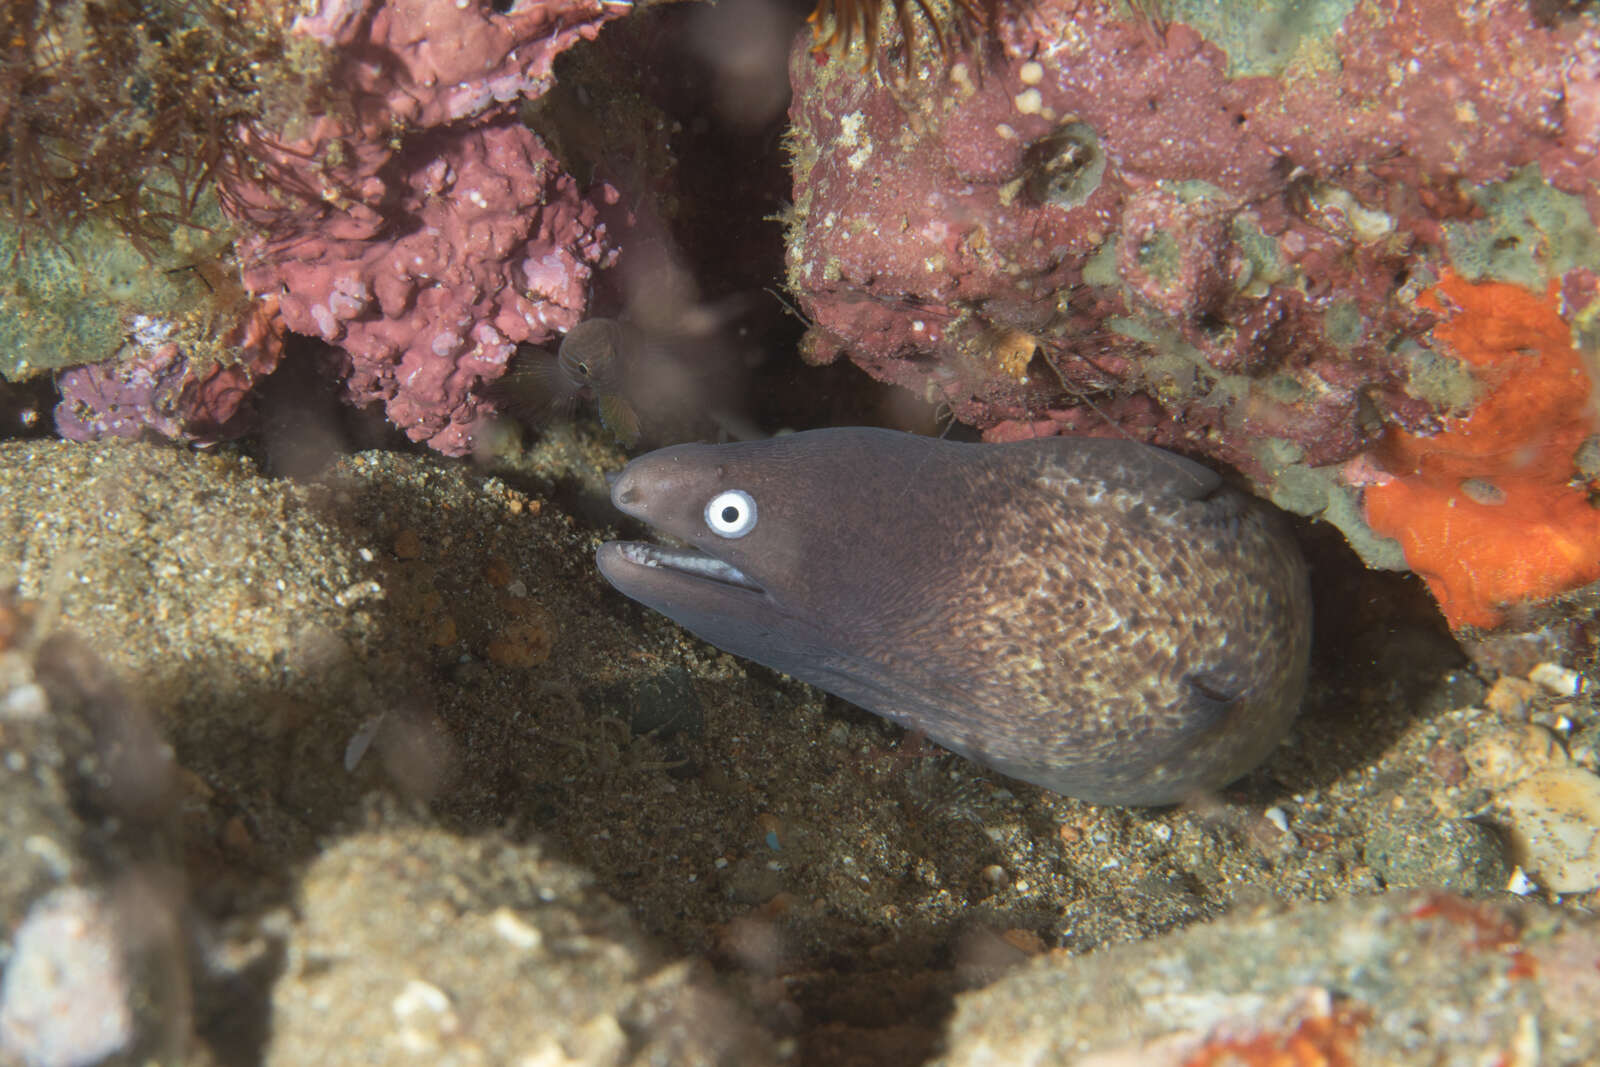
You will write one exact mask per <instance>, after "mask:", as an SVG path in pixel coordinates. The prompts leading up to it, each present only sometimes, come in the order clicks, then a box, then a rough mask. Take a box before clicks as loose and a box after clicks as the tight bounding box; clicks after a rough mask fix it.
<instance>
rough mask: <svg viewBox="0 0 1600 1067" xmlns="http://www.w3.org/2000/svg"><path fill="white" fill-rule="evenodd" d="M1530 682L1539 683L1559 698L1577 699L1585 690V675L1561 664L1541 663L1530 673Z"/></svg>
mask: <svg viewBox="0 0 1600 1067" xmlns="http://www.w3.org/2000/svg"><path fill="white" fill-rule="evenodd" d="M1528 680H1529V681H1530V682H1537V683H1538V684H1540V685H1542V686H1544V687H1545V688H1546V689H1548V690H1550V692H1552V693H1554V694H1555V695H1556V696H1558V697H1575V696H1577V695H1578V693H1579V691H1580V690H1582V689H1583V675H1581V674H1579V673H1578V672H1577V671H1574V670H1570V669H1569V668H1566V667H1563V666H1561V664H1559V663H1541V664H1539V665H1538V666H1537V667H1535V668H1534V669H1533V670H1531V671H1529V672H1528Z"/></svg>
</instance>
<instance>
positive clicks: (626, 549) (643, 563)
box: [596, 428, 1311, 804]
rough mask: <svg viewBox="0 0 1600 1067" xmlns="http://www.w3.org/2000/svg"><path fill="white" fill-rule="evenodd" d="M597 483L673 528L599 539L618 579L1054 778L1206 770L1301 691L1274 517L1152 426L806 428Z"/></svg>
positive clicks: (1168, 793) (748, 649)
mask: <svg viewBox="0 0 1600 1067" xmlns="http://www.w3.org/2000/svg"><path fill="white" fill-rule="evenodd" d="M611 499H612V501H613V503H615V504H616V506H617V507H618V508H620V509H621V510H622V511H623V512H625V513H627V514H628V515H631V516H633V517H635V518H637V519H640V520H642V521H644V522H645V523H647V524H649V525H650V526H651V527H653V528H654V529H655V530H656V531H659V532H661V533H664V534H667V535H670V536H671V537H673V538H676V539H678V540H679V541H681V542H683V543H684V544H685V545H687V546H689V547H687V548H675V547H665V546H661V545H653V544H644V543H638V542H617V541H611V542H607V543H606V544H604V545H602V546H601V547H600V549H599V552H598V553H597V556H596V562H597V563H598V565H599V567H600V572H601V574H603V575H604V576H605V577H606V579H607V580H608V581H609V582H610V583H611V584H612V585H614V586H616V588H617V589H619V590H620V591H622V592H623V593H624V594H626V595H627V596H629V597H632V598H633V599H634V600H637V601H639V602H641V603H643V604H645V605H647V606H649V607H651V608H654V609H655V610H656V611H659V612H661V613H662V614H663V615H666V616H668V617H669V618H671V619H673V620H674V621H675V622H677V623H679V624H680V625H682V626H683V627H685V628H686V629H688V630H690V631H692V632H694V633H695V634H697V635H699V636H700V637H702V638H704V639H705V640H707V641H709V642H711V643H712V644H714V645H716V646H718V647H719V648H722V649H725V650H726V651H728V652H732V653H734V654H735V655H739V656H744V657H746V658H748V659H752V660H755V661H756V662H757V663H761V664H765V665H766V666H768V667H771V668H773V669H775V670H778V671H782V672H784V673H786V674H789V675H792V676H794V677H795V678H799V679H801V680H802V681H806V682H810V683H811V684H812V685H815V686H818V687H820V688H822V689H825V690H827V691H828V692H830V693H834V694H836V695H838V696H841V697H843V698H845V699H846V700H849V701H852V702H853V703H855V704H858V705H860V706H861V707H863V708H866V709H868V710H870V711H873V712H876V713H877V714H879V715H882V716H884V717H885V718H888V719H891V720H893V721H894V722H897V723H900V724H902V725H904V726H906V727H909V728H912V729H916V730H920V731H922V732H923V733H925V734H927V736H928V737H929V738H931V739H932V740H934V741H936V742H938V743H939V744H940V745H943V746H944V747H945V748H948V749H951V750H953V751H955V752H958V753H960V754H962V755H964V756H967V757H968V758H970V759H972V760H975V761H977V762H978V763H981V764H984V765H986V766H989V767H993V768H995V769H996V770H998V771H1000V772H1002V773H1004V774H1007V775H1010V776H1012V777H1015V778H1020V779H1022V780H1023V781H1026V782H1032V783H1035V784H1037V785H1041V786H1044V787H1046V788H1048V789H1053V790H1056V791H1057V792H1060V793H1064V794H1067V795H1068V796H1073V797H1079V798H1082V799H1084V800H1090V801H1095V802H1099V803H1109V804H1166V803H1171V802H1174V801H1178V800H1181V799H1183V798H1185V797H1187V796H1190V795H1191V794H1194V793H1196V792H1198V791H1201V790H1207V789H1214V788H1216V787H1219V786H1222V785H1225V784H1227V783H1228V782H1230V781H1232V780H1233V779H1235V778H1237V777H1239V776H1240V775H1242V774H1244V773H1245V772H1246V771H1249V770H1250V769H1252V768H1253V767H1255V766H1256V765H1257V764H1259V763H1260V762H1261V761H1262V760H1263V759H1264V758H1265V757H1266V756H1267V754H1268V753H1269V752H1270V751H1271V750H1272V748H1273V747H1274V746H1275V745H1277V744H1278V742H1279V741H1280V740H1282V738H1283V736H1284V734H1285V733H1286V731H1287V730H1288V727H1289V724H1290V722H1291V721H1292V720H1293V718H1294V714H1295V712H1296V710H1297V708H1298V706H1299V703H1300V699H1301V696H1302V694H1303V693H1304V690H1305V683H1306V670H1307V661H1308V659H1309V654H1310V643H1311V597H1310V591H1309V588H1308V582H1307V577H1306V567H1305V563H1304V561H1303V560H1302V559H1301V556H1300V553H1299V550H1298V548H1297V547H1296V545H1295V542H1294V541H1293V539H1292V538H1291V537H1290V534H1289V532H1288V530H1287V527H1286V524H1285V522H1284V521H1283V518H1282V516H1281V515H1280V514H1278V513H1277V512H1276V511H1274V510H1273V509H1271V508H1269V507H1267V506H1266V505H1265V504H1263V503H1261V502H1259V501H1257V500H1255V499H1254V498H1252V497H1250V496H1248V495H1246V494H1244V493H1241V492H1238V491H1236V490H1234V489H1231V488H1229V487H1227V486H1225V485H1224V484H1223V482H1222V480H1221V478H1220V477H1219V476H1218V475H1217V474H1216V473H1215V472H1214V471H1211V470H1208V469H1207V468H1205V467H1202V466H1200V465H1198V464H1196V463H1193V462H1191V461H1189V460H1186V459H1184V458H1182V457H1180V456H1176V455H1173V454H1172V453H1169V452H1164V451H1162V450H1161V449H1158V448H1153V447H1151V446H1148V445H1142V444H1138V443H1136V442H1133V441H1124V440H1101V439H1096V438H1068V437H1051V438H1044V439H1040V440H1036V441H1025V442H1020V443H1016V444H1001V445H987V444H959V443H955V442H950V441H941V440H934V439H931V438H926V437H918V436H915V435H912V434H905V433H898V432H896V431H892V430H877V429H861V428H848V429H830V430H814V431H810V432H806V433H797V434H793V435H790V436H785V437H777V438H773V439H771V440H767V441H753V442H743V443H737V444H727V445H679V446H676V447H672V448H665V449H661V450H659V451H656V452H651V453H648V454H646V455H644V456H641V457H639V458H638V459H635V460H634V461H633V462H631V463H629V464H628V465H627V467H626V468H624V469H623V471H622V473H621V474H620V475H619V476H618V477H617V479H616V481H615V482H614V483H613V485H612V490H611Z"/></svg>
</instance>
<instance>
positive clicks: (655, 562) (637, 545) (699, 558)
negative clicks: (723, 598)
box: [611, 541, 766, 593]
mask: <svg viewBox="0 0 1600 1067" xmlns="http://www.w3.org/2000/svg"><path fill="white" fill-rule="evenodd" d="M611 544H612V545H613V546H615V548H616V552H617V554H618V555H619V556H621V557H622V558H623V559H625V560H627V561H628V562H629V563H632V564H634V565H635V566H639V567H650V568H658V567H659V568H663V569H666V570H670V571H676V572H677V573H679V574H682V575H685V576H686V577H689V578H694V579H699V580H701V581H708V582H716V583H718V584H720V585H729V586H733V587H734V588H737V589H748V590H750V591H751V592H753V593H765V592H766V590H764V589H762V588H761V586H759V585H757V584H756V583H755V582H753V581H751V580H750V577H749V576H748V575H746V574H745V573H744V572H743V571H741V570H740V569H739V568H737V567H735V566H733V565H732V564H731V563H724V562H723V561H722V560H720V559H717V558H716V557H715V556H708V555H706V554H705V553H704V552H699V551H696V550H695V549H692V548H670V547H668V546H666V545H654V544H649V543H647V542H644V541H613V542H611Z"/></svg>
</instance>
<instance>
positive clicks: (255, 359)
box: [55, 298, 283, 445]
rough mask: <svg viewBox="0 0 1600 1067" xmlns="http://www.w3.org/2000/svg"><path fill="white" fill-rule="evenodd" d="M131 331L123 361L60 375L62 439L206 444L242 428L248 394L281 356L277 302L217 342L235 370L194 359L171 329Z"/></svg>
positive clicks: (151, 324)
mask: <svg viewBox="0 0 1600 1067" xmlns="http://www.w3.org/2000/svg"><path fill="white" fill-rule="evenodd" d="M131 327H132V328H131V329H130V330H129V333H128V338H127V342H126V344H125V345H124V352H123V354H122V356H121V357H119V358H117V359H113V360H107V361H105V362H103V363H91V364H88V365H86V366H82V367H73V368H72V369H71V370H68V371H64V372H63V373H62V375H61V378H60V380H59V381H58V382H57V385H58V387H59V388H60V390H61V403H60V404H59V405H58V406H57V408H56V416H55V418H56V431H57V432H58V433H60V434H61V436H62V437H65V438H67V439H68V440H72V441H95V440H99V439H100V438H103V437H126V438H130V439H138V438H142V437H146V436H154V437H163V438H166V439H168V440H171V441H182V442H184V443H186V444H192V445H211V444H216V443H217V442H218V441H226V440H228V439H230V438H232V437H235V436H237V435H238V434H239V433H241V432H243V431H244V430H245V429H246V428H248V426H249V424H250V423H251V421H252V416H253V415H254V411H253V410H252V409H251V407H250V404H249V400H250V396H251V392H252V390H253V389H254V388H255V385H256V382H257V381H258V380H259V379H260V378H262V377H263V376H265V375H268V374H271V373H272V372H273V370H275V369H276V368H277V366H278V360H279V358H281V356H282V355H283V327H282V323H281V321H280V320H279V319H278V317H277V311H276V304H275V301H273V300H271V299H270V298H269V299H268V300H265V301H262V302H261V303H259V304H257V305H256V306H255V307H254V308H253V309H252V310H250V311H249V312H247V313H246V314H245V315H244V316H243V317H242V318H241V319H240V320H239V324H238V326H237V327H236V328H235V329H234V331H233V333H232V335H231V336H228V337H226V338H223V339H222V342H223V347H224V348H226V349H228V350H229V351H231V352H232V353H233V354H235V355H237V356H238V357H239V359H238V362H233V363H224V362H219V361H217V360H216V359H214V358H205V357H197V356H196V355H195V354H194V353H193V352H192V351H190V349H189V346H188V345H187V344H186V340H185V338H184V336H183V335H182V332H181V331H179V330H178V329H177V328H176V326H175V325H174V324H173V323H171V322H167V321H163V320H160V319H152V318H147V317H144V316H137V317H135V319H134V321H133V322H132V323H131Z"/></svg>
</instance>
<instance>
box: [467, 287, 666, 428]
mask: <svg viewBox="0 0 1600 1067" xmlns="http://www.w3.org/2000/svg"><path fill="white" fill-rule="evenodd" d="M647 358H649V353H648V345H647V344H646V340H645V337H644V335H643V334H642V333H641V332H640V331H639V330H636V329H635V328H633V327H632V326H629V325H628V324H627V323H625V322H623V321H621V320H620V319H599V318H597V319H585V320H584V321H583V322H580V323H578V325H576V326H574V327H573V328H572V329H571V330H568V331H567V334H566V336H565V337H563V338H562V339H561V346H560V348H558V349H557V350H556V356H555V358H554V359H551V358H550V357H549V356H548V355H546V354H543V353H530V354H529V355H528V356H526V357H524V358H523V359H522V361H521V362H520V363H519V364H518V366H517V368H516V369H515V370H514V371H513V372H512V373H511V374H508V375H507V376H506V377H504V378H502V379H500V380H499V381H497V382H495V383H493V384H492V385H491V386H490V387H489V390H488V391H489V393H490V395H492V396H493V397H494V398H495V400H497V401H498V402H500V404H501V405H502V406H503V407H505V408H506V409H508V410H510V411H512V412H515V413H517V414H520V415H524V416H526V417H528V418H529V419H530V420H531V421H534V422H543V421H545V420H546V419H548V418H550V417H551V416H553V415H568V414H571V412H572V409H573V408H574V407H576V406H577V404H578V401H579V400H591V399H592V400H594V401H595V402H596V404H597V405H598V407H599V409H600V421H601V422H602V423H604V424H605V427H606V429H607V430H610V431H611V433H612V434H614V435H615V436H616V438H617V440H619V441H620V442H622V444H624V445H626V446H629V447H632V446H633V445H635V444H637V443H638V441H639V414H638V412H637V411H635V410H634V408H633V405H632V404H630V403H629V401H628V396H627V383H628V379H629V372H630V368H632V367H633V365H634V364H635V363H637V362H638V361H640V360H642V359H647Z"/></svg>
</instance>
